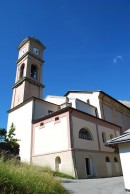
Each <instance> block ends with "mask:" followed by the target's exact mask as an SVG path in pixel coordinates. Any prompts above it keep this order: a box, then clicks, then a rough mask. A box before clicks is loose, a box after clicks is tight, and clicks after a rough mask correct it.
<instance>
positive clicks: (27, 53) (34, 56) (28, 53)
mask: <svg viewBox="0 0 130 194" xmlns="http://www.w3.org/2000/svg"><path fill="white" fill-rule="evenodd" d="M27 55H28V56H31V57H33V58H35V59H37V60H39V61H40V62H42V63H44V60H43V59H41V58H39V57H38V56H36V55H34V54H32V53H30V52H26V53H25V54H24V55H23V56H22V57H20V58H19V59H18V60H17V61H16V63H17V64H18V63H19V62H20V61H21V60H22V59H24V58H25V57H26V56H27Z"/></svg>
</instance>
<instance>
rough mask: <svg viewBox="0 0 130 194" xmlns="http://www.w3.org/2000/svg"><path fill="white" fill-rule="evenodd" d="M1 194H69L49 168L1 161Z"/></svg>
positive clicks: (13, 161) (12, 161)
mask: <svg viewBox="0 0 130 194" xmlns="http://www.w3.org/2000/svg"><path fill="white" fill-rule="evenodd" d="M0 193H2V194H67V193H68V192H67V191H65V190H64V188H63V186H62V185H61V184H60V182H59V181H57V180H56V179H55V178H54V177H53V172H52V171H51V170H50V169H49V168H44V167H38V166H32V165H27V164H23V163H22V164H17V162H16V160H8V161H6V162H2V159H1V160H0Z"/></svg>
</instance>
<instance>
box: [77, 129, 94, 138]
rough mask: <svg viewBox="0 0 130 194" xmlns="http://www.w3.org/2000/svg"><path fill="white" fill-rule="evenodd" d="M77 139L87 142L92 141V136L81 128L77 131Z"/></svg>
mask: <svg viewBox="0 0 130 194" xmlns="http://www.w3.org/2000/svg"><path fill="white" fill-rule="evenodd" d="M79 138H81V139H87V140H92V136H91V134H90V132H89V131H88V129H85V128H82V129H80V131H79Z"/></svg>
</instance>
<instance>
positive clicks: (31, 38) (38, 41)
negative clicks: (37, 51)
mask: <svg viewBox="0 0 130 194" xmlns="http://www.w3.org/2000/svg"><path fill="white" fill-rule="evenodd" d="M30 40H31V41H35V42H37V43H39V44H40V45H41V46H42V47H43V48H45V46H44V45H43V44H42V43H41V41H40V40H39V39H37V38H35V37H34V36H28V37H26V38H25V39H24V40H22V42H21V43H20V45H19V46H18V49H19V48H20V47H22V46H23V45H24V44H25V43H26V42H27V41H30Z"/></svg>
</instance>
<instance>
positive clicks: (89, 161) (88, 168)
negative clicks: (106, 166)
mask: <svg viewBox="0 0 130 194" xmlns="http://www.w3.org/2000/svg"><path fill="white" fill-rule="evenodd" d="M85 163H86V172H87V175H92V172H91V160H90V158H85Z"/></svg>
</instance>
